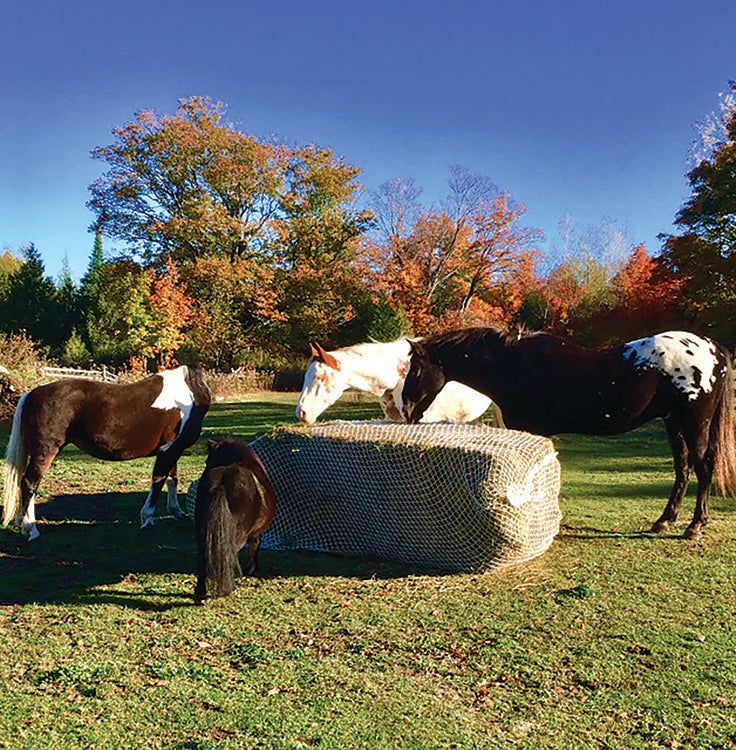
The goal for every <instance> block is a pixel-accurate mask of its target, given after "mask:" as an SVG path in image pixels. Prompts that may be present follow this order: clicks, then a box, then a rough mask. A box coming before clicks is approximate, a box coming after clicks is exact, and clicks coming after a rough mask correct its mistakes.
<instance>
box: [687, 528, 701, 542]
mask: <svg viewBox="0 0 736 750" xmlns="http://www.w3.org/2000/svg"><path fill="white" fill-rule="evenodd" d="M683 537H685V539H691V540H693V541H696V540H697V539H702V538H703V532H702V531H701V530H700V527H698V526H688V527H687V528H686V529H685V531H684V533H683Z"/></svg>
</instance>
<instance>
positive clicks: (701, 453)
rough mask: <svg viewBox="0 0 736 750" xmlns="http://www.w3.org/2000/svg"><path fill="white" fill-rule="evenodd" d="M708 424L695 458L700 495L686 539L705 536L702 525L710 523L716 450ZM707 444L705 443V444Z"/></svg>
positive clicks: (685, 534) (698, 442) (687, 529)
mask: <svg viewBox="0 0 736 750" xmlns="http://www.w3.org/2000/svg"><path fill="white" fill-rule="evenodd" d="M707 436H708V426H706V429H705V431H704V433H703V434H702V435H701V437H700V439H699V440H698V441H697V454H696V458H695V476H697V478H698V496H697V498H696V500H695V513H694V514H693V520H692V521H690V525H689V526H688V527H687V528H686V529H685V532H684V534H683V536H684V537H685V539H700V538H701V537H702V536H703V532H702V531H701V527H702V526H705V525H706V524H707V523H708V498H709V496H710V484H711V481H712V480H713V467H714V465H715V451H714V450H713V447H712V446H711V445H710V442H709V441H708V437H707ZM704 444H705V445H704Z"/></svg>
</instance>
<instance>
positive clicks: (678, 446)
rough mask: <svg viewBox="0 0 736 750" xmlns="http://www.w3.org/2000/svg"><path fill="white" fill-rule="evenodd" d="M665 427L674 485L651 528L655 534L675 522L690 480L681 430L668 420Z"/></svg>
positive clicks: (689, 469)
mask: <svg viewBox="0 0 736 750" xmlns="http://www.w3.org/2000/svg"><path fill="white" fill-rule="evenodd" d="M665 427H666V428H667V436H668V437H669V440H670V447H671V448H672V457H673V458H674V460H675V484H674V486H673V487H672V492H671V494H670V499H669V501H668V503H667V505H666V507H665V509H664V510H663V511H662V515H661V516H660V517H659V519H658V520H657V521H656V523H655V524H654V525H653V526H652V531H653V532H654V533H655V534H661V533H662V532H663V531H667V529H668V528H669V527H670V525H671V524H673V523H674V522H675V521H676V520H677V515H678V513H679V512H680V505H681V503H682V498H683V495H684V494H685V490H686V489H687V484H688V481H689V479H690V471H691V470H692V463H691V462H690V455H689V450H688V446H687V442H686V441H685V436H684V434H683V432H682V429H681V428H680V427H679V426H678V425H674V424H673V423H672V422H671V421H670V420H665Z"/></svg>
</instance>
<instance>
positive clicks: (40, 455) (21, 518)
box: [3, 366, 211, 541]
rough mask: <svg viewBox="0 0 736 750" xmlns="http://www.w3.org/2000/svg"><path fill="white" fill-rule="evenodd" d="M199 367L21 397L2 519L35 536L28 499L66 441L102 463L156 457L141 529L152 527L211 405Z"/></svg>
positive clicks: (64, 383) (72, 384)
mask: <svg viewBox="0 0 736 750" xmlns="http://www.w3.org/2000/svg"><path fill="white" fill-rule="evenodd" d="M210 400H211V394H210V389H209V388H208V386H207V384H206V383H205V381H204V376H203V373H202V369H201V368H200V367H197V368H190V367H186V366H182V367H177V368H176V369H174V370H166V371H164V372H160V373H158V374H156V375H152V376H151V377H149V378H146V379H145V380H140V381H138V382H137V383H126V384H117V383H98V382H96V381H93V380H81V379H79V378H69V379H65V380H57V381H55V382H53V383H48V384H47V385H40V386H38V387H37V388H34V389H33V390H32V391H30V392H28V393H24V394H23V396H21V399H20V401H19V402H18V406H17V407H16V410H15V415H14V417H13V427H12V430H11V433H10V441H9V443H8V448H7V452H6V454H5V487H4V508H3V524H4V525H7V524H9V523H10V522H11V521H13V520H14V521H15V524H16V525H17V526H19V527H20V530H21V532H22V533H23V534H25V535H26V536H28V539H29V541H30V540H31V539H35V538H36V537H37V536H39V532H38V530H37V529H36V517H35V510H34V500H35V495H36V490H37V489H38V486H39V484H40V483H41V480H42V479H43V476H44V474H45V473H46V472H47V471H48V469H49V466H51V462H52V461H53V460H54V458H56V456H57V455H58V454H59V452H60V451H61V450H62V448H63V447H64V446H65V445H68V444H69V443H72V444H73V445H76V446H77V447H78V448H79V449H80V450H82V451H84V452H85V453H87V454H89V455H90V456H94V457H95V458H102V459H105V460H107V461H126V460H128V459H132V458H142V457H144V456H156V461H155V463H154V466H153V478H152V480H151V490H150V492H149V493H148V497H147V498H146V501H145V503H144V504H143V507H142V508H141V528H143V527H145V526H149V525H152V524H153V516H154V513H155V511H156V501H157V499H158V496H159V494H160V492H161V489H162V487H163V485H164V483H165V482H166V481H167V479H168V488H167V489H168V508H169V511H171V513H172V514H173V515H174V516H176V517H177V518H182V517H183V516H184V513H183V512H182V510H181V508H180V507H179V502H178V499H177V493H176V488H177V475H176V468H177V467H176V464H177V461H178V460H179V458H180V457H181V454H182V453H183V452H184V450H185V449H186V448H188V447H189V446H190V445H192V444H194V443H195V442H196V441H197V438H198V437H199V433H200V431H201V429H202V420H203V419H204V415H205V414H206V413H207V410H208V409H209V406H210Z"/></svg>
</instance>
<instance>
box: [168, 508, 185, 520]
mask: <svg viewBox="0 0 736 750" xmlns="http://www.w3.org/2000/svg"><path fill="white" fill-rule="evenodd" d="M171 515H172V516H173V517H174V519H175V520H177V521H183V520H184V519H185V518H187V514H186V513H185V512H184V511H183V510H182V509H181V508H177V509H176V510H172V511H171Z"/></svg>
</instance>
